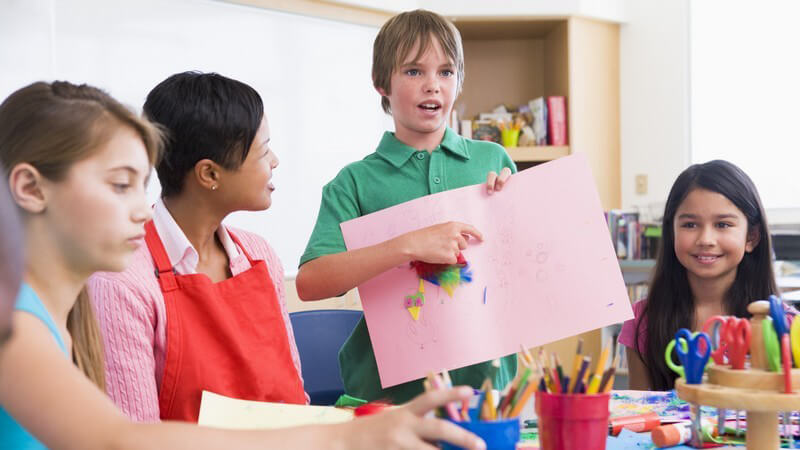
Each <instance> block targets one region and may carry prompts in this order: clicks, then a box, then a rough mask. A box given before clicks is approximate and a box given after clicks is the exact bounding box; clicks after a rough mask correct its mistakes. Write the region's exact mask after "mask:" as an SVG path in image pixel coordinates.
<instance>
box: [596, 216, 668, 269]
mask: <svg viewBox="0 0 800 450" xmlns="http://www.w3.org/2000/svg"><path fill="white" fill-rule="evenodd" d="M606 221H607V223H608V229H609V232H610V234H611V242H612V244H613V245H614V251H615V252H616V254H617V258H619V259H655V257H656V254H657V253H658V245H659V241H660V239H661V225H659V224H655V223H643V222H640V220H639V213H638V212H632V211H622V210H618V209H612V210H610V211H608V212H607V213H606Z"/></svg>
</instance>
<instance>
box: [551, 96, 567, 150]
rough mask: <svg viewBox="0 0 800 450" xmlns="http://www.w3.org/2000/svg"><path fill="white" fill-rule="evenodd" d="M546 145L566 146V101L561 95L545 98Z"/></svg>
mask: <svg viewBox="0 0 800 450" xmlns="http://www.w3.org/2000/svg"><path fill="white" fill-rule="evenodd" d="M547 144H548V145H567V101H566V99H565V98H564V96H562V95H556V96H551V97H547Z"/></svg>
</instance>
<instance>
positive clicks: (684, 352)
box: [664, 328, 711, 384]
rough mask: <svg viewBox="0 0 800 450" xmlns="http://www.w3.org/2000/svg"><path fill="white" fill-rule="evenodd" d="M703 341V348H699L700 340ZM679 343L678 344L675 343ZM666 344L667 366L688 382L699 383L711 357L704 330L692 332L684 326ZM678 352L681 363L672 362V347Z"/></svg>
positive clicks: (709, 341) (709, 342)
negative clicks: (668, 343)
mask: <svg viewBox="0 0 800 450" xmlns="http://www.w3.org/2000/svg"><path fill="white" fill-rule="evenodd" d="M701 341H705V348H704V349H703V350H702V351H701V350H700V345H699V344H700V342H701ZM677 343H680V345H677ZM670 344H671V345H667V353H665V355H664V356H665V358H666V361H667V366H669V368H670V369H672V370H673V371H675V373H677V374H678V375H680V376H681V377H683V378H685V379H686V383H688V384H699V383H700V381H701V380H702V379H703V372H705V369H706V365H707V364H708V360H709V358H710V357H711V338H710V337H708V334H706V333H704V332H699V333H695V334H692V332H691V331H689V330H688V329H686V328H681V329H680V330H678V332H677V333H675V339H674V340H672V342H671V343H670ZM673 348H675V351H676V352H677V353H678V360H680V362H681V364H680V365H676V364H675V363H673V362H672V349H673Z"/></svg>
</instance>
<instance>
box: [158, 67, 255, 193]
mask: <svg viewBox="0 0 800 450" xmlns="http://www.w3.org/2000/svg"><path fill="white" fill-rule="evenodd" d="M144 114H145V116H147V118H148V119H150V120H151V121H153V122H155V123H157V124H159V125H160V126H161V127H162V128H163V130H164V132H165V135H166V144H165V146H164V155H163V158H162V159H161V162H160V163H159V164H158V165H157V166H156V171H157V172H158V180H159V181H160V182H161V189H162V191H161V195H162V197H168V196H171V195H176V194H179V193H180V192H181V190H182V189H183V181H184V179H185V178H186V174H187V173H189V172H190V171H191V170H192V169H193V168H194V166H195V164H197V162H198V161H200V160H202V159H210V160H212V161H214V162H216V163H217V164H219V165H221V166H222V167H225V168H226V169H236V168H238V167H239V166H241V164H242V162H244V160H245V159H246V158H247V153H248V151H249V150H250V145H251V144H252V143H253V139H255V136H256V132H257V131H258V127H259V126H260V125H261V119H262V118H263V117H264V104H263V102H262V101H261V96H260V95H258V92H256V90H255V89H253V88H252V87H250V86H248V85H246V84H245V83H242V82H241V81H236V80H232V79H230V78H227V77H224V76H222V75H220V74H217V73H201V72H183V73H177V74H175V75H172V76H170V77H169V78H167V79H166V80H164V81H162V82H161V83H159V84H158V86H156V87H155V88H153V90H152V91H150V93H149V94H148V95H147V100H146V101H145V103H144Z"/></svg>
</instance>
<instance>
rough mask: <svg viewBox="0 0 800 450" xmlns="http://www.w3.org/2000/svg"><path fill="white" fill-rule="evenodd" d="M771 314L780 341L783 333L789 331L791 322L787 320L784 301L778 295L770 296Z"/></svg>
mask: <svg viewBox="0 0 800 450" xmlns="http://www.w3.org/2000/svg"><path fill="white" fill-rule="evenodd" d="M769 316H770V317H772V326H773V327H775V333H777V334H778V342H780V341H781V338H782V337H783V335H784V334H786V333H788V332H789V324H788V323H787V322H786V312H785V311H784V309H783V301H781V299H780V297H778V296H777V295H770V296H769Z"/></svg>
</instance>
